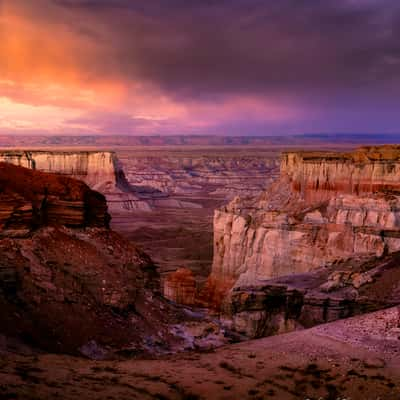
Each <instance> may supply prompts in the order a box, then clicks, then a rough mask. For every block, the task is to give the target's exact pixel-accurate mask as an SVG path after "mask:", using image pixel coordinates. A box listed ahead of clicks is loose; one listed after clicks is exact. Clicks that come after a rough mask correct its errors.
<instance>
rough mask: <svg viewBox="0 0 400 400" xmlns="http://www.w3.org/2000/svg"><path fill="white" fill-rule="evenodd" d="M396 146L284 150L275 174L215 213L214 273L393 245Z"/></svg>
mask: <svg viewBox="0 0 400 400" xmlns="http://www.w3.org/2000/svg"><path fill="white" fill-rule="evenodd" d="M399 178H400V148H398V147H382V148H361V149H359V150H357V151H356V152H354V153H349V154H341V153H325V154H322V153H285V154H283V156H282V162H281V175H280V178H279V180H278V181H277V182H275V183H274V185H272V187H271V189H270V190H269V191H266V192H264V193H262V194H261V195H260V196H258V197H256V198H253V199H242V198H235V199H234V200H233V201H232V202H231V203H230V204H228V205H227V206H226V207H223V208H222V209H219V210H217V211H216V212H215V215H214V261H213V269H212V271H213V275H215V276H219V277H221V278H222V279H223V277H225V276H226V277H228V278H232V277H234V278H239V279H240V282H242V283H243V282H245V281H247V282H253V281H255V280H257V279H269V278H273V277H277V276H282V275H287V274H291V273H295V272H306V271H309V270H311V269H313V268H316V267H319V266H323V265H325V264H329V263H331V262H334V261H336V260H338V259H345V258H347V257H352V256H356V255H382V254H384V253H387V252H389V253H390V252H393V251H397V250H399V249H400V240H399V239H398V237H397V236H398V234H399V231H400V220H399V218H400V197H399V196H398V195H397V190H398V189H400V184H399V182H400V180H399Z"/></svg>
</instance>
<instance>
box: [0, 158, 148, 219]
mask: <svg viewBox="0 0 400 400" xmlns="http://www.w3.org/2000/svg"><path fill="white" fill-rule="evenodd" d="M0 161H4V162H7V163H11V164H14V165H18V166H22V167H25V168H30V169H33V170H38V171H43V172H51V173H55V174H58V175H65V176H70V177H72V178H75V179H79V180H82V181H83V182H85V183H86V184H87V185H89V186H90V187H91V188H92V189H93V190H96V191H99V192H101V193H102V194H104V195H105V196H106V198H107V202H108V205H109V209H110V211H111V212H114V211H129V210H136V209H139V210H141V211H149V210H150V206H149V204H148V203H147V202H146V201H144V200H141V199H140V198H139V197H138V196H136V195H135V193H134V190H133V189H132V188H131V187H130V185H129V183H128V182H127V180H126V178H125V174H124V171H123V169H122V165H121V163H120V162H119V160H118V158H117V157H116V155H115V153H113V152H108V151H72V152H68V151H12V150H9V151H1V152H0Z"/></svg>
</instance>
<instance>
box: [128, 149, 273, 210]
mask: <svg viewBox="0 0 400 400" xmlns="http://www.w3.org/2000/svg"><path fill="white" fill-rule="evenodd" d="M214 153H215V154H204V153H202V152H200V151H197V152H196V151H193V152H192V153H190V154H189V155H187V154H185V152H184V151H180V152H173V151H171V152H170V153H168V152H165V151H164V152H162V151H159V152H157V151H153V152H151V151H146V152H137V153H135V154H131V155H130V157H129V158H128V159H127V160H126V161H125V160H124V165H125V168H124V169H125V173H126V176H127V179H128V180H129V183H130V184H131V185H132V186H134V187H135V188H136V190H137V191H138V192H140V193H141V194H142V195H147V196H148V197H149V198H151V199H152V201H153V202H154V204H155V205H156V206H161V207H162V206H164V207H179V201H181V203H182V207H186V208H190V207H191V206H192V207H195V206H196V204H199V206H201V203H194V204H193V203H191V201H192V200H193V199H196V198H197V200H198V199H199V198H200V199H201V198H202V197H204V196H207V198H210V199H214V198H216V199H224V198H225V199H232V197H233V196H234V194H240V195H243V196H244V195H255V194H256V193H259V192H260V191H261V190H263V189H264V188H265V187H266V186H267V185H268V184H269V182H270V180H272V178H273V177H274V176H276V174H277V171H278V164H277V160H276V158H274V157H269V158H268V157H267V156H266V155H265V154H263V155H252V156H248V155H245V154H240V153H238V154H229V153H228V154H224V152H223V151H220V152H219V153H217V152H215V151H214ZM157 197H158V198H157Z"/></svg>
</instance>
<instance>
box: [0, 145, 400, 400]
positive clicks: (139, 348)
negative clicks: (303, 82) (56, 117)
mask: <svg viewBox="0 0 400 400" xmlns="http://www.w3.org/2000/svg"><path fill="white" fill-rule="evenodd" d="M279 157H280V160H279ZM0 159H1V161H3V162H0V253H1V261H0V312H1V315H2V325H1V329H0V354H1V357H2V361H0V373H1V375H2V377H3V378H4V379H3V380H2V383H1V384H0V395H1V396H5V397H6V398H7V397H8V398H12V397H14V398H24V397H27V395H28V394H29V393H33V392H32V391H34V392H35V393H36V395H37V396H38V397H39V398H46V397H51V396H55V395H56V393H59V391H60V390H62V391H63V397H65V398H75V397H76V394H77V393H79V394H80V395H81V396H84V398H104V399H106V398H110V396H114V397H116V398H118V397H132V398H149V399H153V398H154V399H160V398H167V399H187V398H194V399H195V398H198V399H202V398H210V396H213V398H216V399H217V398H218V399H219V398H220V399H223V398H229V397H230V394H233V393H234V394H235V396H237V394H239V395H240V396H241V397H243V398H257V396H258V397H259V398H269V397H271V396H272V397H274V396H275V397H276V398H282V399H295V398H298V396H303V397H305V398H318V397H321V396H322V397H324V396H325V397H327V398H334V396H336V397H337V396H340V395H342V396H344V395H351V396H354V398H357V396H364V395H365V393H366V390H367V391H368V393H369V394H373V395H376V396H381V395H382V394H383V395H384V396H386V397H383V398H387V399H392V398H393V399H395V398H397V397H398V395H399V392H398V390H399V387H400V381H399V380H398V373H397V372H396V371H397V370H398V367H399V365H400V364H399V362H400V360H399V357H398V351H397V350H396V349H397V348H398V341H399V329H400V313H399V312H400V311H399V304H400V284H399V283H400V270H399V268H398V265H399V262H400V231H399V222H398V221H399V211H400V203H399V201H400V198H399V183H398V182H399V180H398V177H399V174H400V147H397V146H386V147H364V148H359V149H357V150H355V151H352V152H348V153H342V152H341V153H338V152H326V151H323V152H322V151H318V152H316V151H313V152H304V151H290V152H283V153H282V154H281V155H279V153H278V151H276V150H271V149H268V148H258V149H256V148H245V149H237V148H230V149H226V148H224V149H211V148H206V149H205V148H190V149H188V148H185V149H159V148H157V149H154V148H149V149H143V148H129V149H122V148H121V149H118V151H116V152H113V151H109V150H104V151H92V150H90V151H89V150H87V151H86V150H79V151H75V150H70V149H69V150H63V151H61V150H57V151H53V150H42V151H39V150H32V151H20V150H18V151H17V150H3V151H2V152H1V153H0ZM279 165H280V167H279ZM279 169H280V171H279ZM75 178H77V179H75ZM123 196H125V198H124V197H123ZM126 198H132V199H136V200H135V201H137V202H142V203H143V205H141V206H135V207H133V206H128V205H127V203H126V202H125V203H124V201H125V200H124V199H126ZM144 205H146V206H144ZM214 209H216V210H215V212H214ZM213 213H214V221H213V220H212V218H213V217H212V214H213ZM213 223H214V226H213ZM213 237H214V240H213ZM60 244H61V245H60ZM213 246H214V249H213V248H212V247H213ZM189 306H190V307H189ZM193 306H194V307H193ZM198 307H200V308H198ZM204 307H209V308H210V309H209V311H207V309H205V308H204ZM359 314H364V315H362V316H357V315H359ZM354 316H356V317H354ZM352 317H353V318H352ZM316 325H319V326H316ZM267 336H268V337H267ZM259 338H262V339H259ZM248 339H258V340H250V341H249V340H248ZM234 341H239V342H241V343H237V344H231V343H232V342H234ZM226 344H229V346H223V347H221V346H222V345H226ZM218 347H221V348H218ZM83 357H85V358H83ZM90 359H92V360H90ZM55 366H56V368H54V367H55ZM171 371H173V372H171ZM177 374H179V377H177ZM372 381H374V384H370V383H369V382H372ZM238 382H240V385H239V384H238ZM366 382H367V383H368V385H366ZM367 387H368V388H367ZM28 398H29V396H28Z"/></svg>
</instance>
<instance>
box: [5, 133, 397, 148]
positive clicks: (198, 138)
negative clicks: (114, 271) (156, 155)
mask: <svg viewBox="0 0 400 400" xmlns="http://www.w3.org/2000/svg"><path fill="white" fill-rule="evenodd" d="M393 143H400V133H398V134H382V133H376V134H362V133H357V134H355V133H350V134H343V133H340V134H339V133H321V134H318V133H310V134H307V133H306V134H299V135H289V136H211V135H204V136H202V135H172V136H161V135H154V136H123V135H108V136H94V135H87V136H58V135H57V136H45V135H43V136H42V135H41V136H22V135H21V136H15V135H0V147H3V148H4V147H25V148H26V147H27V146H251V145H255V146H259V145H273V146H288V145H290V146H301V145H326V144H336V145H340V144H354V145H359V144H366V145H367V144H368V145H378V144H393Z"/></svg>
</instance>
